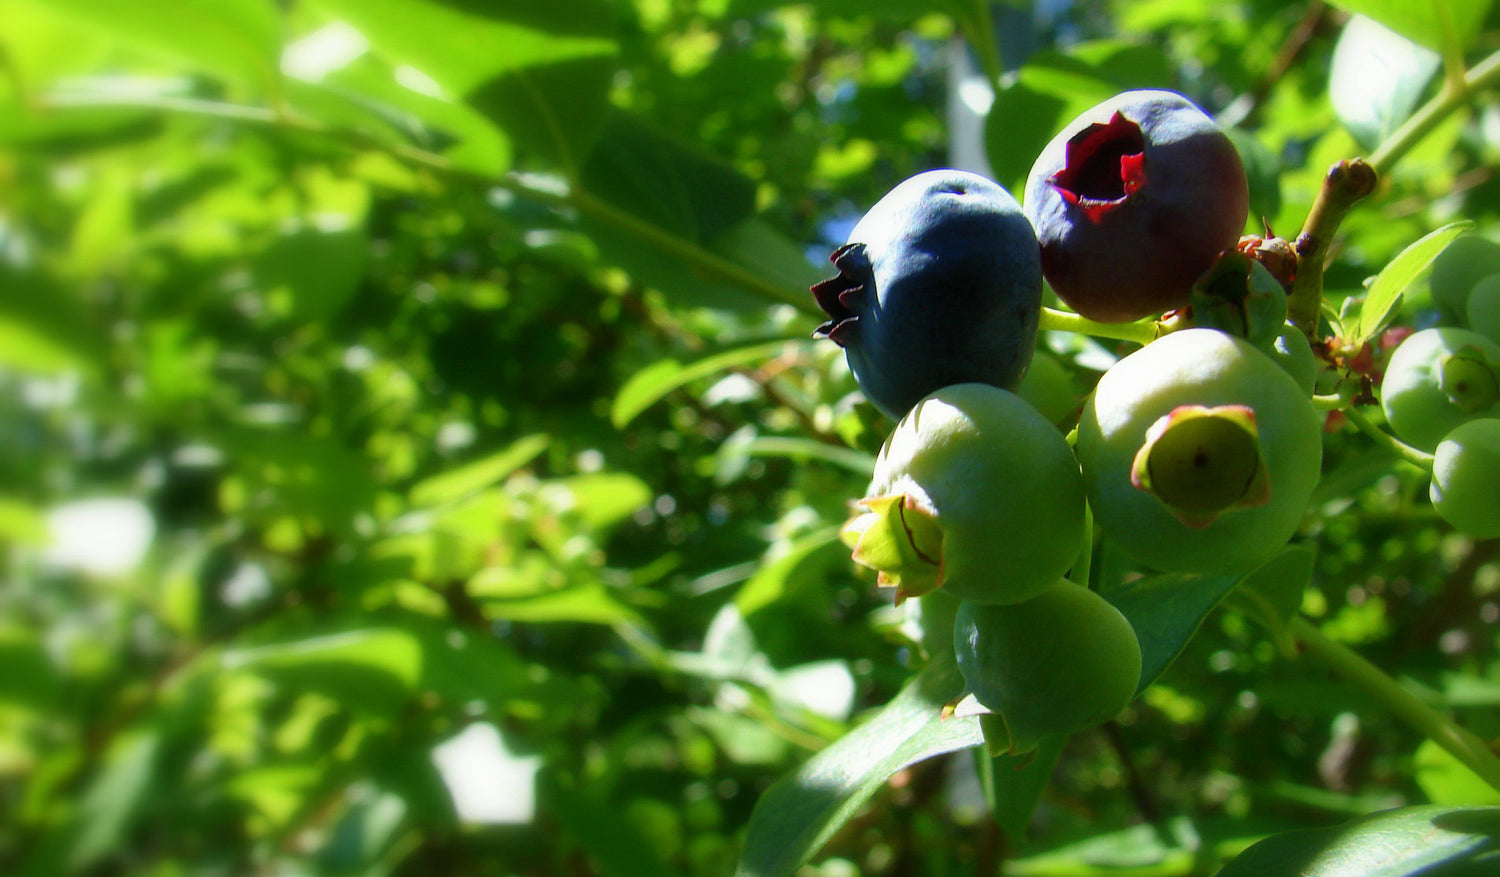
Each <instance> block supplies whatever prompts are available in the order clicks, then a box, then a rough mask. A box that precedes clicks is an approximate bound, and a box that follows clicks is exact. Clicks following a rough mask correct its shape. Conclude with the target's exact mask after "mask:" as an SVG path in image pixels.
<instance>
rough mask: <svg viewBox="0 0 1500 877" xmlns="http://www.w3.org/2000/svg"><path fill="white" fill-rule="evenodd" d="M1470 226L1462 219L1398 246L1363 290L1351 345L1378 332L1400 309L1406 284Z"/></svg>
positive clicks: (1357, 343) (1471, 222) (1367, 339)
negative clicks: (1401, 248)
mask: <svg viewBox="0 0 1500 877" xmlns="http://www.w3.org/2000/svg"><path fill="white" fill-rule="evenodd" d="M1473 227H1474V223H1473V221H1471V220H1467V219H1462V220H1458V221H1457V222H1450V223H1448V224H1447V225H1445V226H1443V227H1442V228H1439V229H1436V230H1434V231H1431V232H1429V233H1427V234H1426V235H1424V236H1423V237H1422V238H1421V239H1420V240H1418V241H1416V242H1415V243H1413V244H1411V245H1410V246H1408V247H1407V248H1406V249H1404V250H1402V251H1401V252H1400V253H1399V254H1397V256H1396V258H1394V259H1392V260H1391V261H1390V262H1389V263H1388V264H1387V265H1386V266H1385V267H1384V268H1382V269H1381V270H1380V273H1379V274H1377V275H1375V282H1374V283H1373V284H1371V285H1370V291H1369V292H1368V293H1366V294H1365V301H1364V305H1363V306H1362V307H1361V308H1360V311H1359V320H1358V322H1357V323H1356V326H1357V328H1356V330H1355V337H1354V338H1353V339H1351V340H1353V341H1354V342H1355V346H1358V345H1359V344H1363V343H1364V342H1366V341H1369V340H1371V339H1372V338H1374V337H1375V336H1377V335H1379V334H1380V332H1381V330H1382V329H1384V328H1385V325H1386V323H1387V322H1389V321H1390V319H1391V318H1392V317H1393V316H1395V314H1396V312H1397V311H1398V310H1399V309H1400V307H1401V294H1402V293H1404V292H1405V291H1406V289H1407V287H1409V286H1411V284H1412V282H1413V281H1415V280H1416V279H1417V278H1418V277H1419V276H1421V274H1422V272H1423V271H1426V270H1427V267H1428V266H1429V265H1431V264H1432V263H1433V260H1434V259H1436V258H1437V257H1438V256H1439V255H1440V254H1441V253H1442V252H1443V250H1445V249H1447V247H1448V245H1449V244H1450V243H1452V242H1453V240H1454V239H1455V238H1457V237H1458V236H1459V235H1461V234H1463V233H1464V232H1466V231H1468V230H1470V229H1472V228H1473Z"/></svg>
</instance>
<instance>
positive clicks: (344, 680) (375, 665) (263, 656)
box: [223, 628, 422, 713]
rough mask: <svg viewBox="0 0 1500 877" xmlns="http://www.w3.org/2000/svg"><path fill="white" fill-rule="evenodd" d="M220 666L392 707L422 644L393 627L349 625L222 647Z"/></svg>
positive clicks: (408, 684) (413, 683)
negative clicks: (279, 639)
mask: <svg viewBox="0 0 1500 877" xmlns="http://www.w3.org/2000/svg"><path fill="white" fill-rule="evenodd" d="M223 662H224V666H225V667H227V668H229V669H234V670H239V669H243V670H249V671H251V672H254V673H256V674H257V675H261V676H264V677H266V678H268V679H270V680H272V681H273V682H275V683H276V684H278V685H281V686H285V687H287V688H290V689H292V690H309V691H316V692H319V693H321V694H324V695H327V696H329V697H332V698H333V699H335V700H337V701H339V702H341V703H343V704H345V705H347V706H349V707H351V708H360V709H364V710H369V711H371V712H375V713H387V712H390V711H393V710H395V709H397V708H399V706H400V705H401V704H403V703H405V702H406V701H407V700H408V699H409V698H410V697H411V696H412V694H413V693H414V692H415V690H416V687H417V685H418V683H419V682H420V680H421V678H422V644H421V642H420V641H419V640H418V639H417V638H416V637H415V636H413V635H412V634H410V633H408V632H406V631H404V630H398V629H395V628H370V629H366V630H350V631H344V632H342V633H335V634H329V635H325V636H314V637H310V638H307V639H297V640H291V641H288V642H280V643H274V644H271V645H265V646H256V647H253V648H247V649H238V650H234V651H230V652H227V653H226V654H225V655H224V657H223Z"/></svg>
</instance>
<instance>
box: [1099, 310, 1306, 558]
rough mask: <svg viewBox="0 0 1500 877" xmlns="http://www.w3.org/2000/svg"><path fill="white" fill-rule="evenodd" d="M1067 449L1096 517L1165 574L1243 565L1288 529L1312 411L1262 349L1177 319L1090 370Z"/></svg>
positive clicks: (1273, 547)
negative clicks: (1177, 324) (1074, 442)
mask: <svg viewBox="0 0 1500 877" xmlns="http://www.w3.org/2000/svg"><path fill="white" fill-rule="evenodd" d="M1078 459H1079V462H1080V463H1081V464H1082V466H1083V476H1084V485H1085V487H1086V489H1087V491H1088V496H1089V503H1090V506H1091V508H1092V509H1093V512H1094V519H1095V521H1096V522H1097V523H1098V525H1099V528H1100V529H1101V530H1102V531H1103V532H1104V533H1105V534H1106V535H1108V536H1110V537H1111V539H1112V540H1113V541H1114V542H1115V543H1117V544H1118V545H1119V547H1120V548H1121V549H1122V550H1123V551H1124V552H1125V553H1126V554H1128V555H1130V556H1131V557H1133V558H1134V559H1135V560H1137V561H1138V562H1140V563H1142V564H1145V565H1146V566H1149V567H1151V568H1153V569H1157V570H1161V571H1164V572H1195V573H1235V572H1243V571H1245V570H1248V569H1251V568H1253V567H1255V566H1256V565H1258V564H1260V563H1262V562H1263V561H1265V560H1267V559H1269V558H1270V557H1271V556H1272V555H1274V554H1275V553H1276V552H1277V551H1279V550H1280V549H1281V547H1282V546H1283V545H1285V544H1286V541H1287V540H1288V539H1289V538H1291V536H1292V534H1293V533H1294V532H1296V529H1297V525H1298V524H1299V523H1300V521H1301V519H1302V515H1303V512H1304V511H1305V510H1306V508H1307V503H1308V501H1309V499H1310V498H1311V496H1312V490H1313V487H1314V485H1316V483H1317V480H1318V474H1319V470H1320V467H1321V464H1322V421H1321V418H1320V417H1319V416H1318V414H1317V412H1316V411H1315V410H1314V409H1313V407H1312V403H1311V401H1310V400H1309V399H1308V397H1307V395H1306V394H1305V393H1304V392H1303V390H1302V388H1301V387H1299V386H1298V385H1297V382H1296V381H1294V380H1293V379H1292V378H1291V376H1290V375H1288V374H1287V373H1286V372H1285V371H1284V370H1282V369H1281V368H1280V367H1278V366H1277V365H1276V363H1274V362H1273V361H1272V360H1271V358H1270V357H1268V356H1266V355H1265V354H1264V353H1262V352H1260V351H1258V350H1256V349H1255V348H1253V347H1251V346H1250V345H1249V344H1248V343H1246V342H1245V341H1242V340H1240V339H1238V338H1234V337H1231V336H1229V335H1226V334H1225V333H1223V332H1219V331H1217V330H1214V329H1185V330H1182V331H1179V332H1174V333H1172V334H1170V335H1167V336H1165V337H1163V338H1161V339H1159V340H1157V341H1154V342H1152V343H1151V344H1149V345H1147V346H1146V347H1144V348H1142V349H1140V350H1138V351H1136V352H1135V353H1132V354H1131V355H1130V356H1127V357H1125V358H1124V359H1122V360H1120V361H1119V362H1118V363H1116V364H1115V365H1114V366H1113V367H1111V368H1110V369H1109V371H1107V372H1106V373H1105V374H1104V376H1103V377H1102V378H1100V380H1099V383H1098V386H1097V387H1096V388H1095V390H1094V394H1093V396H1091V397H1090V398H1089V401H1088V403H1087V404H1086V405H1085V406H1084V411H1083V415H1082V417H1081V418H1080V420H1079V424H1078Z"/></svg>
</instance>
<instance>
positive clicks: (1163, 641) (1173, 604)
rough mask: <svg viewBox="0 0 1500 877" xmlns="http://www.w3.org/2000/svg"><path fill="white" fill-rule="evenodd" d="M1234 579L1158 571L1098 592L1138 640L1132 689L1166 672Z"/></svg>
mask: <svg viewBox="0 0 1500 877" xmlns="http://www.w3.org/2000/svg"><path fill="white" fill-rule="evenodd" d="M1238 582H1239V577H1237V576H1197V575H1185V574H1182V573H1163V574H1159V575H1153V576H1147V577H1145V578H1142V579H1137V580H1136V581H1133V582H1130V583H1129V584H1126V585H1123V586H1121V587H1118V588H1115V589H1114V590H1110V591H1104V592H1102V593H1103V596H1104V599H1106V600H1108V601H1109V602H1110V603H1111V604H1113V605H1114V607H1115V608H1116V609H1118V610H1120V613H1121V614H1122V615H1124V616H1125V618H1126V619H1127V620H1129V621H1130V626H1131V627H1133V628H1135V635H1136V639H1138V640H1139V641H1140V644H1141V681H1140V685H1138V686H1137V688H1136V691H1137V693H1139V692H1141V691H1145V690H1146V689H1147V688H1148V687H1150V685H1151V683H1153V682H1155V681H1156V680H1157V679H1158V678H1160V677H1161V674H1163V673H1165V672H1166V671H1167V668H1168V667H1169V666H1171V664H1172V662H1173V661H1175V660H1176V659H1177V656H1178V655H1179V654H1181V653H1182V650H1183V649H1185V648H1187V644H1188V642H1190V641H1191V640H1192V638H1193V634H1195V633H1197V632H1198V627H1199V625H1201V624H1203V619H1205V618H1207V617H1208V614H1209V613H1210V612H1212V611H1213V610H1214V607H1216V606H1218V605H1219V601H1221V600H1223V599H1224V595H1226V594H1228V593H1229V592H1230V591H1232V590H1233V589H1234V586H1235V585H1236V584H1237V583H1238Z"/></svg>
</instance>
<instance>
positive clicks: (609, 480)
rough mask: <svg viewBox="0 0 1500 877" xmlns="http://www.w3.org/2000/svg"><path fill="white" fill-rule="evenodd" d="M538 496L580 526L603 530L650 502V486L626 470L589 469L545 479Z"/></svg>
mask: <svg viewBox="0 0 1500 877" xmlns="http://www.w3.org/2000/svg"><path fill="white" fill-rule="evenodd" d="M537 495H538V498H539V499H541V500H542V502H544V503H546V504H547V505H548V506H549V507H550V508H551V509H552V510H553V511H555V512H558V513H562V514H567V515H570V516H573V517H574V518H575V520H577V522H578V523H579V524H581V525H582V526H583V527H585V528H588V529H590V530H603V529H606V528H608V527H612V526H614V525H615V524H618V523H620V522H621V521H623V520H625V519H626V518H628V517H630V516H631V515H632V514H634V513H635V512H636V510H638V509H640V508H641V507H642V506H644V505H646V504H647V503H649V502H650V501H651V495H652V492H651V488H650V487H649V486H647V484H646V483H645V482H644V481H642V480H641V479H639V478H637V477H635V476H634V475H631V474H629V473H626V472H590V473H587V474H584V475H574V476H572V477H569V478H560V479H557V480H555V481H548V482H546V483H545V484H543V485H542V486H541V488H540V489H539V490H538V493H537Z"/></svg>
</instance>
